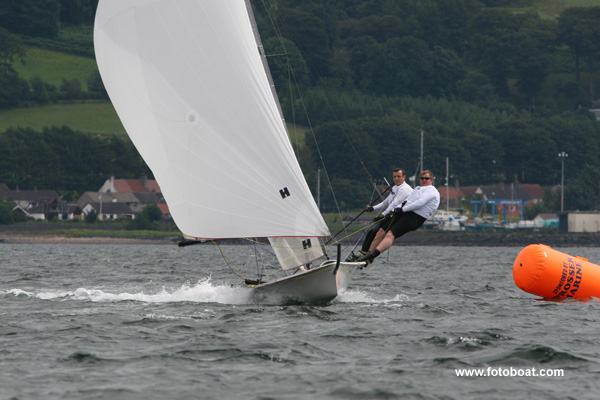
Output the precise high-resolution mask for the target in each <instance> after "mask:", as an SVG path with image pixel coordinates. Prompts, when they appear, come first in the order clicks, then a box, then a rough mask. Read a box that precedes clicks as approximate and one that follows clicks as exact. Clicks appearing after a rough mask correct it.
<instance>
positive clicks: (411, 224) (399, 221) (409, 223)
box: [388, 211, 427, 238]
mask: <svg viewBox="0 0 600 400" xmlns="http://www.w3.org/2000/svg"><path fill="white" fill-rule="evenodd" d="M426 220H427V218H423V217H421V216H420V215H419V214H415V213H414V212H412V211H407V212H403V213H402V214H400V215H399V216H398V217H396V218H394V221H393V222H392V225H391V227H390V228H389V229H388V230H389V231H390V232H392V233H393V234H394V238H399V237H400V236H402V235H404V234H405V233H408V232H410V231H416V230H417V229H419V228H420V227H421V225H423V223H424V222H425V221H426Z"/></svg>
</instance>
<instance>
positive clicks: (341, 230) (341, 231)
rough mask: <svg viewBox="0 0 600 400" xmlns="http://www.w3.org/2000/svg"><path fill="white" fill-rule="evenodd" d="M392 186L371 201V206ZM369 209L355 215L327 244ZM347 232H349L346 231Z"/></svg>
mask: <svg viewBox="0 0 600 400" xmlns="http://www.w3.org/2000/svg"><path fill="white" fill-rule="evenodd" d="M391 188H392V186H391V185H390V186H388V187H387V188H386V189H385V190H384V191H383V192H382V193H381V194H380V195H379V196H378V197H377V198H376V199H375V200H373V201H372V202H371V204H369V205H370V206H373V204H375V202H376V201H378V200H379V199H380V198H381V197H382V196H383V195H384V194H385V193H386V192H387V191H388V190H390V189H391ZM365 211H367V210H365V209H363V210H362V211H361V212H360V213H359V214H358V215H357V216H356V217H354V219H353V220H352V221H350V222H348V224H347V225H346V226H344V227H343V228H342V229H341V230H340V231H339V232H338V233H336V234H335V235H333V236H332V237H331V238H330V239H329V240H328V241H327V243H325V245H328V244H329V242H331V241H332V240H333V239H335V237H336V236H337V235H339V234H340V233H341V232H343V231H345V230H346V228H348V227H349V226H350V225H351V224H352V223H354V221H356V220H357V219H358V217H360V216H361V215H363V214H364V212H365ZM346 233H347V232H346Z"/></svg>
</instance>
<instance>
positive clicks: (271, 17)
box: [262, 0, 383, 206]
mask: <svg viewBox="0 0 600 400" xmlns="http://www.w3.org/2000/svg"><path fill="white" fill-rule="evenodd" d="M262 4H263V7H264V9H265V11H266V12H267V15H268V16H269V20H270V21H271V25H272V26H273V29H274V30H275V32H276V33H277V38H278V39H279V42H280V44H281V47H282V48H283V51H284V54H286V55H288V63H289V52H288V51H287V49H286V47H285V44H284V42H283V35H282V33H281V27H280V26H279V23H278V21H277V18H276V17H275V14H274V13H273V14H272V13H271V12H269V10H273V9H274V6H273V2H272V1H270V0H269V4H270V8H269V7H267V5H266V4H265V0H262ZM299 56H300V58H301V59H302V60H303V61H304V62H305V63H306V61H305V60H304V56H303V55H302V54H301V53H300V54H299ZM289 68H290V69H291V70H292V75H294V81H295V83H296V88H297V91H298V95H300V96H301V94H300V90H299V85H298V81H297V79H296V76H295V74H294V71H293V69H292V68H291V64H289ZM307 70H308V73H309V74H310V76H311V77H312V81H313V82H314V83H315V86H316V87H317V88H318V89H320V90H319V93H321V95H322V98H323V100H324V101H325V104H327V109H328V110H329V111H330V112H331V115H332V116H333V118H334V119H335V120H336V121H338V124H339V127H340V129H341V131H342V133H343V134H344V137H345V138H346V141H347V142H348V144H349V145H350V147H351V148H352V151H353V152H354V154H355V155H356V157H357V158H358V160H359V161H360V163H361V164H362V166H363V168H364V170H365V172H366V173H367V176H368V177H369V180H370V181H371V183H373V185H374V186H376V184H375V183H374V181H373V178H372V176H371V174H370V173H369V171H368V170H367V167H366V166H365V163H364V161H363V160H362V158H361V157H360V154H358V151H357V150H356V147H355V146H354V143H353V142H352V141H351V140H350V137H349V136H348V133H347V131H346V129H344V127H343V126H342V124H341V123H340V119H339V118H338V116H337V114H336V113H335V111H334V110H333V107H332V106H331V103H330V102H329V99H328V98H327V96H325V95H324V93H325V90H324V89H323V87H322V86H321V85H320V84H319V81H318V80H317V79H315V76H313V72H312V71H311V70H310V69H307ZM290 93H291V91H290ZM301 101H302V104H303V107H304V110H305V113H306V107H305V106H304V101H303V100H302V97H301ZM307 119H308V115H307ZM311 131H312V132H313V136H314V131H313V130H312V126H311ZM315 142H316V141H315ZM315 144H316V143H315ZM317 148H318V145H317ZM321 161H323V160H322V158H321ZM323 166H325V164H323ZM378 172H379V173H380V174H382V172H381V171H378ZM382 175H383V174H382ZM336 206H337V202H336Z"/></svg>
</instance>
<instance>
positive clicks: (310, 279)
mask: <svg viewBox="0 0 600 400" xmlns="http://www.w3.org/2000/svg"><path fill="white" fill-rule="evenodd" d="M336 264H337V263H336V261H334V260H328V261H325V262H323V263H322V264H321V265H319V266H318V267H315V268H312V269H310V270H308V271H301V272H299V273H296V274H294V275H290V276H287V277H284V278H280V279H277V280H275V281H273V282H268V283H263V284H259V285H253V286H251V287H252V290H253V297H254V299H255V300H256V301H259V302H260V301H268V302H273V301H278V302H279V301H299V302H303V303H310V304H322V303H327V302H330V301H331V300H333V299H334V298H336V297H337V295H338V294H339V293H340V291H343V290H345V289H346V287H347V286H348V283H349V282H350V276H351V274H352V273H353V272H354V271H356V269H358V268H359V267H361V266H363V265H364V263H356V262H342V263H340V266H339V268H337V270H336ZM334 272H335V273H334Z"/></svg>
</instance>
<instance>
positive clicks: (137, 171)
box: [0, 126, 151, 201]
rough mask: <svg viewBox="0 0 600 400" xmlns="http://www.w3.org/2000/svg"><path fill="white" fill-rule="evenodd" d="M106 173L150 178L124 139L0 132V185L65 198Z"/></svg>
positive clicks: (55, 131)
mask: <svg viewBox="0 0 600 400" xmlns="http://www.w3.org/2000/svg"><path fill="white" fill-rule="evenodd" d="M111 175H113V176H118V177H120V178H123V179H136V178H140V177H141V176H144V175H148V176H151V173H150V170H149V169H148V167H147V166H146V164H145V163H144V161H143V160H142V158H141V157H140V155H139V153H138V152H137V150H136V149H135V147H134V146H133V144H132V143H131V141H130V140H129V139H128V138H125V137H120V136H108V135H91V134H87V133H82V132H78V131H74V130H73V129H71V128H69V127H67V126H63V127H50V128H45V129H44V130H43V131H42V132H38V131H35V130H33V129H29V128H11V129H8V130H6V131H5V132H3V133H2V134H0V182H1V183H5V184H6V185H8V186H9V187H10V188H11V189H15V188H17V187H19V188H21V189H33V188H39V189H54V190H57V191H58V192H59V193H60V194H61V195H62V196H63V198H64V199H65V200H70V201H72V200H76V199H78V198H79V195H80V194H81V193H83V192H86V191H96V190H98V188H99V187H101V186H102V184H103V183H104V182H105V181H106V179H107V178H108V177H110V176H111Z"/></svg>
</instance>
